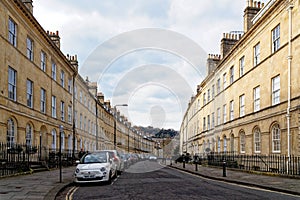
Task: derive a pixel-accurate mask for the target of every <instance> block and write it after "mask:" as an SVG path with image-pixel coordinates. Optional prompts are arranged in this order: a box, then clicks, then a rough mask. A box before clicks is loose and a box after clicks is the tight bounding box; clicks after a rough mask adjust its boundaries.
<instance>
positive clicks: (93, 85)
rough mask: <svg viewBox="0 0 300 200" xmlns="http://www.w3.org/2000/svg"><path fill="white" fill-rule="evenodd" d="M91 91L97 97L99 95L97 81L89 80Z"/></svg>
mask: <svg viewBox="0 0 300 200" xmlns="http://www.w3.org/2000/svg"><path fill="white" fill-rule="evenodd" d="M87 85H88V88H89V92H90V93H91V94H92V95H93V96H94V97H96V96H97V82H87Z"/></svg>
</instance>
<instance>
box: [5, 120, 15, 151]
mask: <svg viewBox="0 0 300 200" xmlns="http://www.w3.org/2000/svg"><path fill="white" fill-rule="evenodd" d="M14 144H15V123H14V121H13V120H12V119H11V118H9V119H8V120H7V147H13V145H14Z"/></svg>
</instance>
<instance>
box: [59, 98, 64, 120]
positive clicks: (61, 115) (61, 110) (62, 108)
mask: <svg viewBox="0 0 300 200" xmlns="http://www.w3.org/2000/svg"><path fill="white" fill-rule="evenodd" d="M60 118H61V121H65V102H63V101H61V102H60Z"/></svg>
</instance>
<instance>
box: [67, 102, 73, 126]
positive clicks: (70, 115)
mask: <svg viewBox="0 0 300 200" xmlns="http://www.w3.org/2000/svg"><path fill="white" fill-rule="evenodd" d="M68 122H69V123H72V107H71V106H70V105H69V106H68Z"/></svg>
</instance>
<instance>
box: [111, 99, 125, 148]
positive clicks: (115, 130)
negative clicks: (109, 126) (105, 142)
mask: <svg viewBox="0 0 300 200" xmlns="http://www.w3.org/2000/svg"><path fill="white" fill-rule="evenodd" d="M117 106H128V105H127V104H118V105H115V106H114V149H117V119H116V118H117V117H118V116H117V115H116V112H117Z"/></svg>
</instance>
